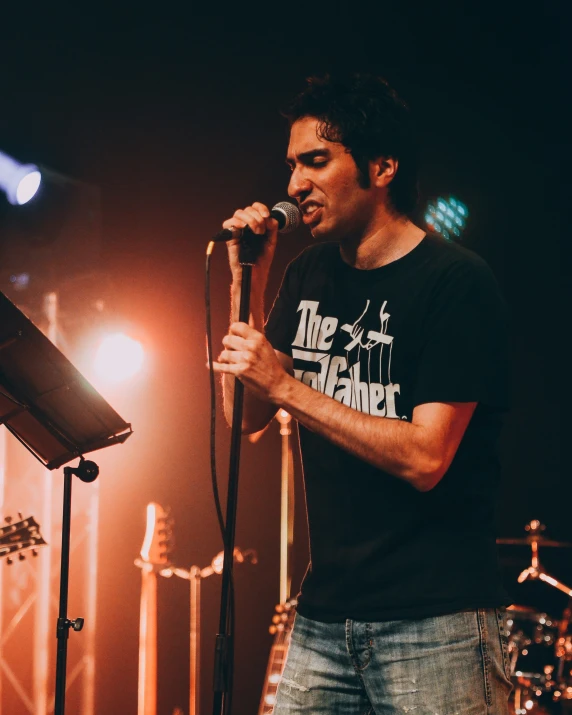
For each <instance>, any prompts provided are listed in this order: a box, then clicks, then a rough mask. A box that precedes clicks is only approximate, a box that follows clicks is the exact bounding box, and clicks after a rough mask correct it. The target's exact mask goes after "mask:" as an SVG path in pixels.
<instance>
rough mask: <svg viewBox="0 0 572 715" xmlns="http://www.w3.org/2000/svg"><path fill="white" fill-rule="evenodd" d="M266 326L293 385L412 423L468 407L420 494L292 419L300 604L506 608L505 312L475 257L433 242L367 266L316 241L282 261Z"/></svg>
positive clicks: (391, 614)
mask: <svg viewBox="0 0 572 715" xmlns="http://www.w3.org/2000/svg"><path fill="white" fill-rule="evenodd" d="M266 335H267V337H268V339H269V340H270V342H271V344H272V345H273V347H274V348H275V349H276V350H279V351H281V352H283V353H286V354H287V355H290V356H292V358H293V361H294V370H295V376H296V378H297V379H298V380H301V381H302V382H303V383H305V384H307V385H310V386H311V387H312V388H314V389H317V390H320V391H321V392H324V393H325V394H327V395H329V396H330V397H333V399H335V400H338V401H340V402H342V403H344V404H346V405H348V406H350V407H352V408H354V409H357V410H361V411H362V412H367V413H369V414H372V415H377V416H380V417H384V418H391V419H401V420H409V421H411V418H412V414H413V408H414V407H415V406H416V405H420V404H423V403H429V402H478V405H477V408H476V410H475V413H474V415H473V417H472V419H471V422H470V424H469V426H468V428H467V431H466V433H465V436H464V437H463V440H462V441H461V444H460V446H459V449H458V451H457V454H456V455H455V458H454V460H453V462H452V464H451V466H450V468H449V470H448V471H447V473H446V474H445V476H444V477H443V479H442V480H441V481H440V482H439V484H437V486H436V487H434V488H433V489H432V490H430V491H427V492H420V491H417V490H416V489H414V488H413V487H412V486H411V485H410V484H408V483H407V482H406V481H404V480H402V479H399V478H398V477H395V476H393V475H390V474H388V473H386V472H384V471H381V470H379V469H377V468H376V467H373V466H371V465H370V464H368V463H367V462H364V461H363V460H361V459H358V458H357V457H354V456H352V455H351V454H349V453H348V452H346V451H344V450H342V449H340V448H338V447H336V446H335V445H333V444H332V443H331V442H329V441H328V440H327V439H324V438H323V437H321V436H320V435H318V434H316V433H315V432H311V431H310V430H308V429H306V428H305V427H304V426H303V425H300V443H301V451H302V461H303V467H304V481H305V488H306V505H307V512H308V523H309V532H310V564H309V567H308V571H307V573H306V576H305V578H304V582H303V584H302V589H301V593H300V595H299V598H298V610H299V611H300V613H302V615H304V616H307V617H309V618H314V619H316V620H321V621H332V622H333V621H343V620H345V619H346V618H353V619H357V620H368V621H371V620H394V619H401V618H422V617H426V616H431V615H437V614H443V613H450V612H453V611H457V610H462V609H465V608H477V607H479V608H485V607H493V606H498V605H500V604H502V603H506V602H507V600H506V596H505V594H504V592H503V589H502V587H501V580H500V575H499V570H498V564H497V556H496V544H495V536H494V525H493V521H494V497H495V491H496V489H495V488H496V485H497V483H498V480H499V463H498V458H497V448H496V443H497V438H498V434H499V430H500V425H501V415H502V412H503V411H505V410H506V408H507V406H508V379H507V372H508V371H507V352H508V350H507V320H506V308H505V304H504V302H503V300H502V297H501V295H500V292H499V289H498V287H497V284H496V282H495V280H494V278H493V276H492V273H491V271H490V269H489V268H488V266H487V265H486V264H485V262H484V261H482V260H481V259H480V258H479V257H477V256H476V255H475V254H473V253H471V252H470V251H467V250H465V249H462V248H460V247H459V246H457V245H455V244H451V243H447V242H445V241H444V240H442V239H440V238H438V237H435V236H426V237H425V238H424V239H423V240H422V241H421V242H420V243H419V244H418V245H417V246H416V247H415V248H414V249H413V250H412V251H411V252H410V253H408V254H406V255H405V256H403V257H402V258H400V259H398V260H396V261H394V262H393V263H389V264H387V265H385V266H382V267H380V268H376V269H373V270H358V269H356V268H352V267H351V266H349V265H347V264H346V263H345V262H344V261H343V260H342V258H341V256H340V251H339V245H338V244H335V243H322V244H318V245H314V246H312V247H310V248H309V249H306V250H305V251H304V252H303V253H302V254H300V255H299V256H298V258H296V259H295V260H294V261H293V262H292V263H291V264H290V265H289V266H288V268H287V270H286V273H285V275H284V279H283V282H282V286H281V288H280V292H279V294H278V296H277V298H276V301H275V303H274V306H273V308H272V311H271V313H270V316H269V318H268V322H267V325H266Z"/></svg>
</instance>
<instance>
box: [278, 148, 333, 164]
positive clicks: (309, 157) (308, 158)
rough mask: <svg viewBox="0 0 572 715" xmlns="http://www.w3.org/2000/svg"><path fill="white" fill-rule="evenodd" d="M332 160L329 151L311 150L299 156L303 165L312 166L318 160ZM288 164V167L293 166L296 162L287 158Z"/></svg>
mask: <svg viewBox="0 0 572 715" xmlns="http://www.w3.org/2000/svg"><path fill="white" fill-rule="evenodd" d="M320 157H322V158H327V159H329V158H330V150H329V149H311V150H310V151H303V152H302V153H301V154H298V157H297V158H298V161H299V162H300V163H301V164H311V163H312V161H313V160H314V159H318V158H320ZM286 163H287V164H288V166H293V165H294V164H295V161H294V159H293V158H292V157H290V156H287V157H286Z"/></svg>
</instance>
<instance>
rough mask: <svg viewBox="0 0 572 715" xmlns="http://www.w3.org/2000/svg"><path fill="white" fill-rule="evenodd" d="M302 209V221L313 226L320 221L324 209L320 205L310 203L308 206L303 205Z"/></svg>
mask: <svg viewBox="0 0 572 715" xmlns="http://www.w3.org/2000/svg"><path fill="white" fill-rule="evenodd" d="M300 209H301V211H302V220H303V221H304V223H305V224H306V225H312V224H315V223H317V222H318V221H319V220H320V216H321V215H322V209H323V207H322V206H320V205H319V204H315V203H314V202H312V201H309V202H308V203H307V204H302V206H301V207H300Z"/></svg>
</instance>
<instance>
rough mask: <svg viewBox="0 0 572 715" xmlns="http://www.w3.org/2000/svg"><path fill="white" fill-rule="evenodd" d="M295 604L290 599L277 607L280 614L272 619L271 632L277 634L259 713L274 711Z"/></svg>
mask: <svg viewBox="0 0 572 715" xmlns="http://www.w3.org/2000/svg"><path fill="white" fill-rule="evenodd" d="M295 606H296V602H295V601H288V602H287V603H285V604H281V605H279V606H277V607H276V611H277V614H278V615H275V616H274V618H273V619H272V620H273V623H274V625H273V626H272V627H271V629H270V632H271V633H274V634H275V635H274V641H273V643H272V647H271V648H270V656H269V658H268V667H267V668H266V677H265V678H264V686H263V688H262V697H261V698H260V706H259V708H258V715H271V713H273V712H274V704H275V702H276V692H277V690H278V684H279V683H280V679H281V677H282V671H283V670H284V665H285V663H286V656H287V655H288V646H289V645H290V632H291V630H292V624H293V622H294V615H295V613H296V608H295Z"/></svg>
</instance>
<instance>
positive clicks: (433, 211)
mask: <svg viewBox="0 0 572 715" xmlns="http://www.w3.org/2000/svg"><path fill="white" fill-rule="evenodd" d="M468 216H469V211H468V209H467V207H466V206H465V204H464V203H463V202H462V201H459V200H458V199H455V198H454V197H453V196H450V197H449V198H447V199H443V198H441V197H439V198H438V199H437V200H436V201H433V202H430V203H429V204H428V205H427V211H426V212H425V223H426V224H427V226H428V228H429V229H430V230H431V231H433V232H434V233H438V234H440V235H441V236H443V238H445V239H447V240H448V241H454V240H458V239H460V238H461V234H462V233H463V231H464V229H465V226H466V223H467V218H468Z"/></svg>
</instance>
